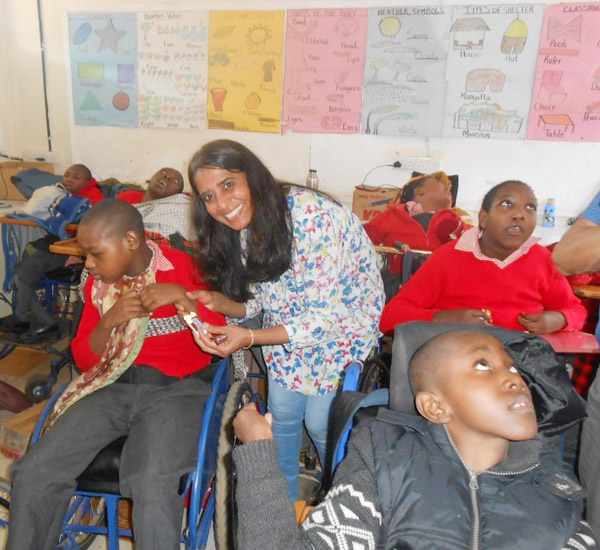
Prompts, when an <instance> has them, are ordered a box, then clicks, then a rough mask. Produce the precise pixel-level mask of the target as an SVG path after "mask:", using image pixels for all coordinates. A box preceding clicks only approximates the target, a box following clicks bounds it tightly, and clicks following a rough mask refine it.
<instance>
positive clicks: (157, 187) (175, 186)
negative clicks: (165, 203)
mask: <svg viewBox="0 0 600 550" xmlns="http://www.w3.org/2000/svg"><path fill="white" fill-rule="evenodd" d="M148 189H149V190H150V191H152V194H153V195H154V196H155V197H159V198H165V197H170V196H172V195H175V194H177V193H180V192H181V190H182V189H183V176H182V175H181V174H180V173H179V172H178V171H177V170H174V169H173V168H161V169H160V170H159V171H158V172H156V174H154V175H153V176H152V177H151V178H150V180H149V181H148Z"/></svg>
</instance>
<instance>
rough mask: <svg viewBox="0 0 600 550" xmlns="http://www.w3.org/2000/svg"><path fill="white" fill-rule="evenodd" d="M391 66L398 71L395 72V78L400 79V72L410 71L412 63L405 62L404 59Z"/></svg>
mask: <svg viewBox="0 0 600 550" xmlns="http://www.w3.org/2000/svg"><path fill="white" fill-rule="evenodd" d="M391 68H392V69H394V71H396V72H395V74H394V80H398V76H400V73H405V72H406V71H408V70H409V69H410V65H409V64H408V63H404V61H396V62H395V63H392V66H391Z"/></svg>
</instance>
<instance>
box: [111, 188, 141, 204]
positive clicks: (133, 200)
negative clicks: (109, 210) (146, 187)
mask: <svg viewBox="0 0 600 550" xmlns="http://www.w3.org/2000/svg"><path fill="white" fill-rule="evenodd" d="M116 198H117V199H119V200H120V201H123V202H128V203H129V204H139V203H140V202H142V199H143V198H144V192H143V191H137V190H135V189H131V190H130V191H123V192H122V193H118V194H117V196H116Z"/></svg>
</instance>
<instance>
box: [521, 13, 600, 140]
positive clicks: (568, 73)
mask: <svg viewBox="0 0 600 550" xmlns="http://www.w3.org/2000/svg"><path fill="white" fill-rule="evenodd" d="M528 137H529V138H530V139H543V140H556V141H581V140H585V141H600V3H593V4H592V3H587V4H556V5H550V6H548V7H547V8H546V13H545V17H544V26H543V29H542V37H541V40H540V49H539V55H538V59H537V69H536V72H535V85H534V89H533V106H532V109H531V114H530V116H529V132H528Z"/></svg>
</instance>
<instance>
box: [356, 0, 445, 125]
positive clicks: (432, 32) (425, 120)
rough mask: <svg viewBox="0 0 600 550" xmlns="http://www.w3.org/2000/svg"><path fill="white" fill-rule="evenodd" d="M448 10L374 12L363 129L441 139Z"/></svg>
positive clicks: (370, 24) (426, 8) (424, 8)
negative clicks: (438, 137)
mask: <svg viewBox="0 0 600 550" xmlns="http://www.w3.org/2000/svg"><path fill="white" fill-rule="evenodd" d="M449 21H450V12H449V8H447V7H444V6H414V7H410V6H403V7H390V8H370V9H369V22H368V31H367V48H366V59H365V71H364V88H363V105H362V123H361V131H362V132H363V133H364V134H385V135H397V136H408V137H414V136H439V135H440V134H441V131H442V120H443V113H444V97H445V91H446V84H445V80H444V69H445V66H446V50H447V38H446V36H447V29H448V23H449Z"/></svg>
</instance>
